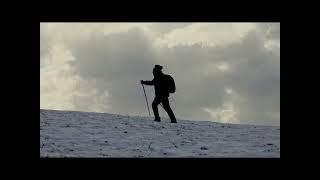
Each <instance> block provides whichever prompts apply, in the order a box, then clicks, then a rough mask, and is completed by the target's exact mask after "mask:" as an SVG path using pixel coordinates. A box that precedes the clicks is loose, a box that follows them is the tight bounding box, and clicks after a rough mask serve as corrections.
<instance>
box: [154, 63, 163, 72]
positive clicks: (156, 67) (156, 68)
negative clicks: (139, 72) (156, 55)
mask: <svg viewBox="0 0 320 180" xmlns="http://www.w3.org/2000/svg"><path fill="white" fill-rule="evenodd" d="M153 70H154V71H161V70H162V66H160V65H158V64H157V65H155V66H154V68H153Z"/></svg>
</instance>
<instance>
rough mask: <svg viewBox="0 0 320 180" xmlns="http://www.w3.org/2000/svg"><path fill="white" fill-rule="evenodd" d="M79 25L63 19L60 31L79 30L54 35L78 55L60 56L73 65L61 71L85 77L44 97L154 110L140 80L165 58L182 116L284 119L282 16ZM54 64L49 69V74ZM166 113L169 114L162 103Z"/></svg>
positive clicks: (80, 105) (111, 108)
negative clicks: (278, 19)
mask: <svg viewBox="0 0 320 180" xmlns="http://www.w3.org/2000/svg"><path fill="white" fill-rule="evenodd" d="M74 27H75V26H74V25H69V24H62V25H60V26H59V30H61V31H60V32H71V31H74V33H73V37H72V38H71V37H70V36H69V37H64V36H65V35H66V34H68V33H60V34H61V35H53V34H58V33H57V32H56V30H53V29H55V28H58V27H54V26H53V27H52V28H51V31H50V33H49V31H47V32H46V35H47V36H49V37H51V38H52V37H53V36H55V37H60V40H59V42H61V43H63V44H64V45H65V49H67V50H68V51H69V52H70V53H71V54H72V57H73V58H74V60H72V61H64V62H63V63H62V64H60V65H61V66H62V65H66V66H68V67H69V68H70V69H72V71H71V70H70V71H69V72H70V73H69V74H62V73H61V72H60V73H59V74H60V75H61V76H60V77H61V78H60V79H62V77H63V78H66V79H67V78H68V77H73V79H77V80H76V81H75V82H77V83H74V84H77V85H73V86H71V87H72V88H69V90H68V92H66V91H64V92H63V91H61V92H60V93H61V94H52V93H53V92H48V91H45V90H42V91H41V98H42V97H48V96H49V94H52V97H56V99H60V98H57V97H63V96H64V97H68V95H67V94H69V95H70V94H72V96H71V95H70V98H69V99H68V100H66V102H70V103H71V102H72V103H71V104H72V105H73V107H72V108H74V109H81V110H86V109H88V108H89V107H90V109H91V110H93V111H95V109H97V110H96V111H98V109H99V111H105V112H111V113H120V114H132V115H147V114H146V112H147V111H146V105H145V100H144V95H143V91H142V88H141V85H140V84H139V81H140V80H141V79H152V78H153V77H152V68H153V66H154V65H155V64H161V65H163V66H164V69H163V71H164V72H165V73H168V74H171V75H172V76H173V77H174V78H175V81H176V85H177V92H176V93H175V94H174V95H173V96H172V97H171V98H170V100H171V105H172V107H173V109H174V111H175V113H176V116H177V117H180V118H187V119H194V120H213V121H221V122H231V123H253V124H268V125H270V124H272V125H279V123H280V24H268V25H265V24H252V23H249V24H246V23H235V24H229V23H223V24H221V23H217V24H211V23H199V24H188V23H181V24H170V23H168V24H150V23H149V24H148V23H146V24H125V23H124V24H122V26H117V25H114V24H113V25H110V24H108V23H107V24H98V25H93V26H92V27H91V25H90V26H88V25H86V26H84V25H83V26H77V28H74ZM90 27H91V28H90ZM111 27H113V28H111ZM78 29H79V30H78ZM44 39H45V38H44ZM54 39H59V38H54ZM40 41H41V40H40ZM208 44H209V45H208ZM40 51H41V50H40ZM43 52H44V51H43ZM49 67H51V68H52V69H55V68H53V66H52V65H48V66H46V67H45V68H49ZM56 68H58V67H56ZM59 69H60V68H59ZM49 72H50V71H48V69H42V73H44V74H45V73H46V74H47V75H48V73H49ZM54 76H57V75H51V76H49V77H48V76H47V77H46V79H50V78H54ZM44 81H45V80H44V79H43V80H42V81H41V82H44ZM62 82H63V81H62ZM64 83H66V85H67V84H71V82H67V81H65V82H64ZM48 84H51V83H49V82H48ZM56 88H59V85H56ZM49 89H50V88H49ZM146 91H147V95H148V97H149V102H150V101H152V97H153V89H152V88H151V87H146ZM63 94H64V95H63ZM80 94H81V95H80ZM71 97H72V98H71ZM70 99H72V100H70ZM58 101H59V100H57V103H56V104H55V105H58V104H59V103H58ZM42 104H45V102H43V103H42ZM149 104H151V103H149ZM53 106H54V105H52V106H50V107H53ZM69 107H71V105H70V106H69ZM160 109H161V108H160ZM160 113H162V116H166V114H165V113H164V112H163V111H162V110H160Z"/></svg>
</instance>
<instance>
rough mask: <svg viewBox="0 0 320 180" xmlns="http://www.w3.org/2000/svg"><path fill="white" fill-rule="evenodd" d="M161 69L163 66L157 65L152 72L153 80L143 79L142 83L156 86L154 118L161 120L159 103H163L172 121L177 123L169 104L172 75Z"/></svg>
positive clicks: (153, 103)
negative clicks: (169, 86) (164, 72)
mask: <svg viewBox="0 0 320 180" xmlns="http://www.w3.org/2000/svg"><path fill="white" fill-rule="evenodd" d="M161 70H162V66H160V65H155V66H154V68H153V72H152V73H153V76H154V78H153V80H151V81H143V80H141V84H145V85H149V86H154V90H155V98H154V100H153V102H152V109H153V113H154V117H155V119H154V120H155V121H157V122H160V116H159V112H158V105H159V104H160V103H162V106H163V109H164V110H166V112H167V113H168V115H169V117H170V119H171V123H177V120H176V117H175V116H174V114H173V111H172V109H171V107H170V105H169V99H168V97H169V89H168V82H169V80H170V78H171V76H170V75H167V74H163V73H162V71H161ZM172 80H173V79H172ZM174 89H175V88H174Z"/></svg>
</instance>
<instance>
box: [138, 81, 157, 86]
mask: <svg viewBox="0 0 320 180" xmlns="http://www.w3.org/2000/svg"><path fill="white" fill-rule="evenodd" d="M141 84H145V85H149V86H152V85H154V81H153V80H151V81H142V80H141Z"/></svg>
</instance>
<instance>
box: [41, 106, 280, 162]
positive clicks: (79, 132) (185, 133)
mask: <svg viewBox="0 0 320 180" xmlns="http://www.w3.org/2000/svg"><path fill="white" fill-rule="evenodd" d="M177 121H178V123H177V124H172V123H169V122H170V120H168V119H165V118H162V122H160V123H159V122H154V121H153V118H149V117H137V116H135V117H132V116H122V115H116V114H107V113H92V112H77V111H56V110H42V109H40V157H213V158H214V157H280V127H277V126H254V125H240V124H223V123H215V122H208V121H188V120H180V119H178V120H177Z"/></svg>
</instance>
